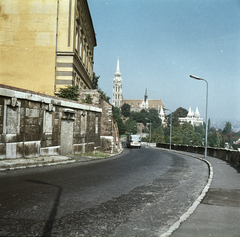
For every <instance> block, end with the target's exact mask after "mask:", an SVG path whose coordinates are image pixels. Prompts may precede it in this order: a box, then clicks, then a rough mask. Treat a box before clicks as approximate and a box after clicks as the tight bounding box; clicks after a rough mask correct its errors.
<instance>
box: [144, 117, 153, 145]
mask: <svg viewBox="0 0 240 237" xmlns="http://www.w3.org/2000/svg"><path fill="white" fill-rule="evenodd" d="M145 119H147V120H149V121H150V134H149V146H150V141H151V123H152V122H151V119H149V118H145Z"/></svg>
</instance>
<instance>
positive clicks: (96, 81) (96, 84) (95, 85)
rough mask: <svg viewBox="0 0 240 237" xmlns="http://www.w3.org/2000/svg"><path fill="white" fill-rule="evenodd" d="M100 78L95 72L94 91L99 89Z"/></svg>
mask: <svg viewBox="0 0 240 237" xmlns="http://www.w3.org/2000/svg"><path fill="white" fill-rule="evenodd" d="M99 78H100V76H96V74H95V72H93V80H92V83H93V89H98V80H99Z"/></svg>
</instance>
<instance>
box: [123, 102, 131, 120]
mask: <svg viewBox="0 0 240 237" xmlns="http://www.w3.org/2000/svg"><path fill="white" fill-rule="evenodd" d="M130 109H131V106H130V105H129V104H126V103H124V104H123V106H122V107H121V113H122V115H123V116H124V117H129V116H130Z"/></svg>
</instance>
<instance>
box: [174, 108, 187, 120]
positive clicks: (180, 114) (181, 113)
mask: <svg viewBox="0 0 240 237" xmlns="http://www.w3.org/2000/svg"><path fill="white" fill-rule="evenodd" d="M175 113H176V115H177V117H180V118H181V117H183V118H185V117H187V114H188V111H187V110H186V109H184V108H182V107H179V108H177V109H176V111H175Z"/></svg>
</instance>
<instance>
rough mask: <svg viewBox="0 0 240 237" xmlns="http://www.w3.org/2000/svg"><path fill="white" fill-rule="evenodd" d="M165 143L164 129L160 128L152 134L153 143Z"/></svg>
mask: <svg viewBox="0 0 240 237" xmlns="http://www.w3.org/2000/svg"><path fill="white" fill-rule="evenodd" d="M163 141H164V132H163V127H162V126H160V127H158V128H157V129H155V130H154V131H153V133H152V134H151V142H156V143H157V142H163Z"/></svg>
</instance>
